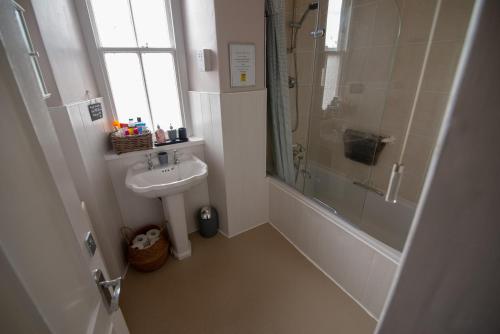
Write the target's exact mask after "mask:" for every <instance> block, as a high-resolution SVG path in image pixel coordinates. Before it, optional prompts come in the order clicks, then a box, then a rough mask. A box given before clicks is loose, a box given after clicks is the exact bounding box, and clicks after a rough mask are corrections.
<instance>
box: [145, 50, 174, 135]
mask: <svg viewBox="0 0 500 334" xmlns="http://www.w3.org/2000/svg"><path fill="white" fill-rule="evenodd" d="M142 59H143V64H144V74H145V75H146V84H147V86H148V92H149V101H150V103H151V113H152V115H153V120H154V123H155V128H156V125H158V124H159V125H161V127H162V128H163V129H165V128H168V126H169V125H170V123H171V124H172V126H173V127H174V128H178V127H181V126H182V117H181V108H180V103H179V92H178V90H177V80H176V75H175V65H174V60H173V57H172V55H171V54H169V53H147V54H143V58H142Z"/></svg>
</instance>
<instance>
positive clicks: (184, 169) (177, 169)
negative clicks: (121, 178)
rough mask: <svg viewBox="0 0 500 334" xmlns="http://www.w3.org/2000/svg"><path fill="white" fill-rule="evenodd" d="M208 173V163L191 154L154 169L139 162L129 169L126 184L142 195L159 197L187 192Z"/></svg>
mask: <svg viewBox="0 0 500 334" xmlns="http://www.w3.org/2000/svg"><path fill="white" fill-rule="evenodd" d="M207 174H208V168H207V165H206V164H205V163H204V162H203V161H201V160H200V159H198V158H197V157H195V156H194V155H191V156H189V157H188V158H186V159H185V160H183V161H182V162H180V163H179V164H177V165H168V166H164V167H163V166H155V167H154V168H153V169H152V170H148V168H147V166H146V163H138V164H136V165H134V166H132V167H131V168H130V169H129V170H128V172H127V177H126V179H125V184H126V185H127V187H128V188H129V189H130V190H132V191H133V192H135V193H136V194H138V195H140V196H144V197H149V198H157V197H164V196H169V195H173V194H177V193H182V192H185V191H186V190H188V189H189V188H191V187H193V186H195V185H197V184H199V183H200V182H201V181H203V180H204V179H205V178H206V177H207Z"/></svg>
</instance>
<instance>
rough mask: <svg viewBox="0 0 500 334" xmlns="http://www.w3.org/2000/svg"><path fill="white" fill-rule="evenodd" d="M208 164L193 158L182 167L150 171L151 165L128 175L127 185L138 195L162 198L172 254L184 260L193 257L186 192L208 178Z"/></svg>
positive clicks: (137, 167) (131, 170)
mask: <svg viewBox="0 0 500 334" xmlns="http://www.w3.org/2000/svg"><path fill="white" fill-rule="evenodd" d="M207 174H208V168H207V164H206V163H204V162H203V161H201V160H200V159H198V158H197V157H195V156H194V155H189V156H187V157H186V158H184V159H182V161H181V162H180V163H178V164H175V165H174V164H171V165H167V166H158V165H155V166H154V168H153V169H151V170H149V169H148V168H147V163H146V162H143V163H138V164H135V165H133V166H132V167H130V168H129V170H128V171H127V176H126V178H125V185H126V186H127V188H129V189H130V190H132V191H133V192H134V193H135V194H137V195H139V196H142V197H147V198H151V199H152V200H153V199H154V200H156V201H157V199H156V198H158V197H159V198H161V203H162V206H163V214H164V215H165V220H166V221H167V230H168V234H169V236H170V241H171V242H172V252H173V253H174V255H175V257H177V258H178V259H179V260H182V259H184V258H186V257H189V256H191V243H190V241H189V239H188V233H187V223H186V209H185V206H184V192H185V191H186V190H188V189H189V188H191V187H193V186H195V185H197V184H199V183H201V182H202V181H203V180H204V179H206V178H207Z"/></svg>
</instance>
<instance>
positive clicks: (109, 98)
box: [75, 0, 192, 135]
mask: <svg viewBox="0 0 500 334" xmlns="http://www.w3.org/2000/svg"><path fill="white" fill-rule="evenodd" d="M164 2H165V8H166V9H167V15H168V16H169V17H168V21H169V22H170V23H171V24H170V25H169V36H170V38H171V40H172V42H173V45H174V47H170V48H151V47H101V46H100V42H99V36H98V33H97V26H96V24H95V21H94V15H93V11H92V5H91V3H90V0H76V1H75V4H76V9H77V12H78V15H79V18H80V22H81V25H82V31H83V35H84V39H85V42H86V44H87V48H88V51H89V56H90V61H91V64H92V68H93V70H94V75H95V77H96V80H97V86H98V88H99V90H100V92H101V94H102V95H103V97H104V100H105V101H104V104H105V106H106V108H107V109H108V110H111V113H112V117H113V118H114V119H116V120H118V113H117V112H116V107H115V103H114V100H113V94H112V91H111V86H110V83H109V78H108V75H107V70H106V65H105V61H104V54H105V53H109V52H113V53H120V52H126V53H137V54H138V58H139V62H140V63H141V73H142V75H143V83H144V85H146V80H145V78H144V70H143V67H142V57H141V56H140V54H144V53H170V54H171V55H172V56H173V59H174V63H175V69H176V81H177V89H178V92H179V105H180V109H181V118H182V122H183V126H184V127H186V128H187V130H188V135H191V134H192V132H191V124H192V123H191V115H190V112H189V104H188V101H189V99H188V79H187V78H188V76H187V65H186V56H185V55H186V53H185V44H184V36H183V25H182V19H181V17H182V13H181V6H180V0H164ZM129 5H130V0H129ZM145 89H146V98H147V103H148V108H149V112H150V115H151V120H152V121H153V115H152V113H151V107H150V104H149V95H148V90H147V87H145ZM122 121H123V120H122ZM153 122H154V121H153ZM151 126H153V124H151Z"/></svg>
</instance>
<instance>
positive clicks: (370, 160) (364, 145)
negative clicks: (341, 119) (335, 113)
mask: <svg viewBox="0 0 500 334" xmlns="http://www.w3.org/2000/svg"><path fill="white" fill-rule="evenodd" d="M343 139H344V156H345V157H346V158H348V159H351V160H353V161H356V162H360V163H362V164H365V165H368V166H374V165H376V164H377V160H378V157H379V155H380V152H382V149H383V148H384V146H385V143H384V142H383V141H382V139H384V137H382V136H378V135H374V134H372V133H368V132H363V131H357V130H353V129H347V130H345V132H344V137H343Z"/></svg>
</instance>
